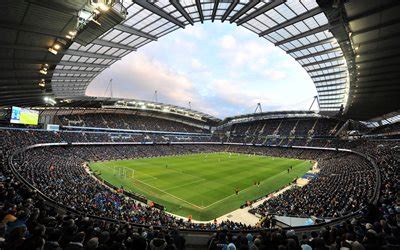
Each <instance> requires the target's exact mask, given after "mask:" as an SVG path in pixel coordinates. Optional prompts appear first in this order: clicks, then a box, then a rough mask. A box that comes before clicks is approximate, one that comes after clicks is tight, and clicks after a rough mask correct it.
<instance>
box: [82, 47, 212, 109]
mask: <svg viewBox="0 0 400 250" xmlns="http://www.w3.org/2000/svg"><path fill="white" fill-rule="evenodd" d="M132 57H133V58H132ZM131 59H132V60H130V61H129V63H126V62H122V61H121V62H117V63H115V65H113V68H112V70H110V69H109V70H106V71H105V72H103V73H102V74H101V76H99V77H97V78H96V79H95V80H94V81H93V83H92V84H91V85H90V86H89V88H88V89H87V91H86V94H87V95H89V96H103V95H104V90H105V89H106V86H107V84H108V80H106V79H110V78H112V79H113V86H114V87H113V96H114V97H120V98H134V99H144V100H152V97H153V95H154V91H155V90H157V93H158V99H159V101H160V102H165V103H170V104H175V105H179V106H182V107H187V106H188V102H189V101H190V102H191V103H192V104H193V105H195V107H196V108H198V109H199V110H203V111H207V112H209V113H210V114H218V112H216V111H215V110H213V108H212V107H211V106H210V105H209V104H208V103H207V102H206V101H205V100H203V98H202V97H201V96H200V95H199V93H198V91H196V89H195V84H194V83H193V82H192V81H191V80H190V79H189V78H188V77H187V76H186V75H184V74H182V73H179V72H177V71H175V70H174V69H172V68H170V67H168V66H167V65H165V64H163V63H162V62H160V61H157V60H155V59H152V58H150V57H148V56H147V55H145V54H143V53H137V54H135V55H134V56H131ZM108 76H109V77H110V78H108ZM106 95H107V96H109V93H106Z"/></svg>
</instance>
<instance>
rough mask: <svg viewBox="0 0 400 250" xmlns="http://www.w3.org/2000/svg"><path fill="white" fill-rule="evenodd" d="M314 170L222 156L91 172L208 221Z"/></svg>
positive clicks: (107, 165)
mask: <svg viewBox="0 0 400 250" xmlns="http://www.w3.org/2000/svg"><path fill="white" fill-rule="evenodd" d="M311 165H312V162H310V161H309V160H298V159H288V158H276V157H275V158H274V157H268V156H258V155H247V154H237V153H229V152H221V153H209V154H190V155H179V156H164V157H155V158H141V159H131V160H118V161H105V162H94V163H91V164H90V168H91V169H92V171H95V172H96V173H99V174H100V176H101V178H102V179H104V180H106V181H108V182H110V183H111V184H113V185H115V186H117V187H120V186H123V188H124V189H125V190H127V191H132V192H136V193H139V194H142V195H144V196H145V197H146V198H147V199H149V200H151V201H154V202H156V203H158V204H161V205H163V206H164V207H165V208H166V211H167V212H171V213H173V214H177V215H180V216H184V217H188V216H192V218H193V219H195V220H201V221H208V220H212V219H215V218H217V217H219V216H222V215H224V214H227V213H229V212H231V211H233V210H236V209H238V208H239V207H240V206H241V205H242V204H245V203H246V201H247V200H254V199H257V198H259V197H262V196H264V195H266V194H268V193H271V192H273V191H276V190H279V189H280V188H282V187H283V186H285V185H287V184H288V183H289V182H291V181H292V180H293V179H294V178H297V177H301V176H302V175H303V174H304V173H306V172H307V171H308V170H309V169H310V167H311ZM291 166H292V168H293V169H292V170H290V172H289V173H288V171H287V170H288V168H290V167H291ZM255 182H260V185H255ZM236 189H238V190H239V193H238V194H237V195H236V194H235V190H236Z"/></svg>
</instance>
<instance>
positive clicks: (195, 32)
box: [86, 22, 316, 118]
mask: <svg viewBox="0 0 400 250" xmlns="http://www.w3.org/2000/svg"><path fill="white" fill-rule="evenodd" d="M110 79H113V80H112V83H113V84H112V93H113V97H120V98H133V99H140V100H147V101H155V99H154V91H155V90H157V99H158V101H159V102H162V103H167V104H174V105H178V106H182V107H186V108H187V107H189V102H190V103H191V107H192V109H195V110H198V111H201V112H205V113H207V114H210V115H214V116H216V117H218V118H225V117H229V116H234V115H240V114H247V113H252V112H254V110H255V108H256V106H257V103H261V106H262V109H263V111H277V110H305V109H308V108H309V106H310V104H311V102H312V99H313V96H315V95H316V90H315V86H314V84H313V82H312V80H311V78H310V77H309V76H308V74H307V73H306V71H305V70H304V69H303V68H302V67H301V66H300V64H298V63H297V62H296V61H295V60H294V59H293V58H292V57H291V56H289V55H287V54H286V53H285V52H284V51H283V50H281V49H279V48H278V47H275V46H274V45H273V44H272V43H270V42H268V41H267V40H265V39H264V38H260V37H258V35H257V34H255V33H253V32H250V31H249V30H247V29H245V28H243V27H238V26H236V25H235V24H229V23H220V22H214V23H211V22H205V23H204V24H199V23H197V24H195V25H194V26H186V28H185V29H179V30H176V31H174V32H172V33H170V34H168V35H166V36H164V37H161V38H159V39H158V41H157V42H151V43H149V44H147V45H145V46H143V47H141V48H140V49H138V51H136V52H132V53H131V54H129V55H127V56H125V57H124V58H122V60H120V61H118V62H116V63H114V64H113V65H111V67H109V68H108V69H106V70H104V71H103V72H102V73H100V74H99V75H98V76H97V77H96V78H95V79H94V80H93V81H92V83H91V84H90V85H89V87H88V89H87V91H86V94H87V95H89V96H110V91H106V88H107V85H108V83H109V81H110Z"/></svg>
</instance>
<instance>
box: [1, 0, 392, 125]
mask: <svg viewBox="0 0 400 250" xmlns="http://www.w3.org/2000/svg"><path fill="white" fill-rule="evenodd" d="M88 3H90V1H86V0H69V1H56V0H48V1H40V0H27V1H23V0H14V1H8V3H7V5H6V8H2V9H1V10H0V13H1V14H2V15H1V16H0V22H1V26H0V28H1V29H2V30H1V31H2V32H3V34H6V35H4V36H2V38H1V40H0V41H1V44H0V51H1V54H2V60H1V65H2V66H1V74H0V79H1V86H0V88H1V89H2V91H1V94H0V105H12V104H18V105H22V106H27V105H34V104H36V105H37V104H39V103H40V102H42V99H41V98H43V96H44V95H54V96H55V98H57V99H63V98H71V97H74V98H76V97H84V96H85V91H86V87H87V86H88V85H89V83H90V82H91V81H92V80H93V79H94V78H95V77H96V76H97V75H98V74H99V73H100V72H101V71H102V70H104V69H105V68H107V67H109V66H110V65H112V64H113V63H114V62H116V61H118V60H120V59H121V58H122V57H124V56H125V55H127V54H129V53H131V52H132V51H135V50H137V49H139V48H140V47H142V46H144V45H146V44H148V43H150V42H152V41H157V40H158V38H160V37H162V36H164V35H166V34H168V33H170V32H172V31H174V30H177V29H181V28H184V27H185V26H186V25H193V24H194V23H195V22H204V21H207V20H211V21H215V20H221V21H222V22H230V23H235V24H237V25H238V26H242V27H244V28H247V29H249V30H251V31H253V32H255V33H257V34H258V35H259V36H260V37H262V38H264V39H266V40H268V41H270V42H271V43H273V44H275V46H278V47H280V48H281V49H283V50H284V51H286V52H287V53H288V54H289V55H290V56H292V57H293V58H295V60H296V61H297V62H298V63H300V64H301V65H302V66H303V68H304V69H305V70H306V71H307V72H308V73H309V75H310V76H311V78H312V80H313V81H314V83H315V86H316V88H317V92H318V96H319V103H320V109H321V111H323V112H325V114H326V113H329V112H333V113H337V112H339V111H340V110H342V109H344V110H343V111H344V112H345V114H346V115H348V116H350V117H352V118H355V119H368V118H372V117H375V116H378V115H381V114H383V113H388V112H391V111H393V110H397V109H398V108H399V100H398V98H397V97H398V96H399V90H400V88H399V86H398V84H396V83H397V81H398V80H397V78H398V74H399V72H398V70H396V67H398V63H399V62H398V59H399V53H398V51H397V49H398V47H399V46H400V45H399V44H400V43H399V39H398V37H399V36H398V34H399V33H398V28H399V27H398V26H399V25H398V23H399V18H398V14H397V12H398V11H399V10H400V9H399V1H396V0H393V1H388V0H385V1H374V0H363V1H351V2H347V3H343V1H329V0H320V1H318V3H319V4H318V3H317V1H311V0H308V1H297V0H296V1H295V0H288V1H285V0H274V1H271V0H269V1H260V0H253V1H249V0H246V1H242V0H241V1H239V0H232V1H223V0H221V1H200V0H184V1H176V0H175V1H174V0H171V1H145V0H134V1H133V2H132V1H124V2H123V5H124V7H125V8H126V10H127V14H126V18H125V20H124V21H122V22H121V23H119V24H117V25H115V26H114V27H113V28H111V29H110V30H108V31H107V32H104V33H103V34H101V35H99V36H98V37H95V39H92V40H91V41H90V42H88V43H85V42H82V39H80V37H79V36H80V34H81V33H82V32H85V28H83V29H82V30H81V31H80V32H78V34H77V35H76V37H75V38H73V39H72V40H69V38H68V39H65V38H66V36H71V34H69V32H70V31H74V28H75V26H74V25H75V23H76V20H77V16H80V17H81V19H82V18H84V16H82V15H81V13H79V14H78V11H79V10H80V9H82V8H85V9H88V7H87V5H88ZM92 7H93V6H92ZM90 10H92V11H94V10H93V8H92V9H90V8H89V11H90ZM93 13H94V12H93ZM101 15H106V14H104V13H103V14H101ZM102 25H103V26H104V23H103V24H102ZM99 27H101V25H100V26H99ZM88 28H92V30H91V31H92V32H94V31H93V27H92V26H89V25H88ZM99 29H100V28H99ZM73 35H74V34H73ZM62 40H64V41H65V42H64V43H63V42H61V41H62ZM78 42H79V43H78ZM55 44H61V49H60V51H59V53H58V54H57V55H53V54H52V53H50V52H49V51H48V48H54V46H55ZM266 46H267V45H266ZM47 64H48V66H46V65H47ZM43 67H48V70H47V72H48V73H47V74H46V75H45V76H44V77H43V75H41V74H40V73H38V72H39V71H40V70H41V69H42V68H43ZM42 79H44V82H45V87H44V89H45V90H44V91H43V90H41V89H43V87H39V86H38V82H40V81H42ZM396 85H397V86H396ZM3 90H4V91H3ZM47 100H49V99H47ZM51 100H52V99H51Z"/></svg>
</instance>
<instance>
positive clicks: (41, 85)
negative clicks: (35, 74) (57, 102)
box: [39, 79, 46, 88]
mask: <svg viewBox="0 0 400 250" xmlns="http://www.w3.org/2000/svg"><path fill="white" fill-rule="evenodd" d="M39 87H41V88H44V87H46V81H45V80H44V79H42V80H40V82H39Z"/></svg>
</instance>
